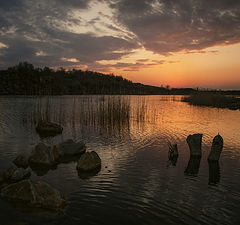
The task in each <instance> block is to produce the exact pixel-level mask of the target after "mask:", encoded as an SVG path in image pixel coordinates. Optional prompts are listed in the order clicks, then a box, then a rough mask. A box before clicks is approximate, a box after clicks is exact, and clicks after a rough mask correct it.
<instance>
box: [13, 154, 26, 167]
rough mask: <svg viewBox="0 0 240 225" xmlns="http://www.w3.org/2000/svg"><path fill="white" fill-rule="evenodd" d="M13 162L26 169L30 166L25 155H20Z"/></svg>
mask: <svg viewBox="0 0 240 225" xmlns="http://www.w3.org/2000/svg"><path fill="white" fill-rule="evenodd" d="M13 163H14V164H15V165H16V166H17V167H19V168H24V169H26V168H27V167H28V160H27V158H26V157H25V156H24V155H18V156H17V158H16V159H14V160H13Z"/></svg>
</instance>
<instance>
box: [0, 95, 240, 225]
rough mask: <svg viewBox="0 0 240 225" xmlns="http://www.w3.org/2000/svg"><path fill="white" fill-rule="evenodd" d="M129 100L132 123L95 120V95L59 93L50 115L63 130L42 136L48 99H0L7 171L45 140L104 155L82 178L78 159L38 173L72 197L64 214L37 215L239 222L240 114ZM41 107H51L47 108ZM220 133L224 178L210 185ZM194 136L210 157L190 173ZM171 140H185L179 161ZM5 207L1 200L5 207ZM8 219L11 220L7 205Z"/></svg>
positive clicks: (161, 100)
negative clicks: (171, 159) (172, 159)
mask: <svg viewBox="0 0 240 225" xmlns="http://www.w3.org/2000/svg"><path fill="white" fill-rule="evenodd" d="M129 98H131V112H130V113H131V116H130V120H129V122H128V123H125V124H121V126H119V123H115V124H110V125H109V124H108V126H106V124H105V125H104V123H103V125H101V124H100V123H99V118H96V117H98V116H99V115H98V114H96V113H95V111H94V110H95V108H96V107H94V106H95V105H94V104H96V103H98V100H97V99H99V98H97V97H96V96H95V97H94V96H62V97H52V98H51V99H50V102H51V104H50V105H49V107H50V108H49V110H50V112H51V116H52V118H51V119H52V120H54V121H60V122H61V124H63V126H64V132H63V134H62V135H59V136H57V137H54V138H48V139H42V140H40V138H39V137H38V135H37V134H36V132H35V127H34V123H33V122H34V119H35V116H36V115H35V114H34V113H36V106H37V107H39V105H38V102H43V103H44V101H43V100H41V101H39V100H37V98H24V97H18V98H8V97H4V98H3V97H0V109H1V111H0V166H1V169H5V168H7V166H8V165H9V163H10V162H11V161H12V160H13V159H14V158H15V157H16V155H17V154H19V153H24V154H26V155H28V154H29V153H30V151H31V149H32V148H33V147H34V145H35V144H37V143H38V142H39V141H43V142H44V143H46V144H49V145H53V144H57V143H59V142H61V141H63V140H65V139H68V138H72V139H74V140H84V141H85V142H86V145H87V150H88V151H92V150H94V151H96V152H97V153H98V154H99V155H100V157H101V159H102V169H101V171H100V172H99V173H98V175H97V176H93V177H91V178H88V179H81V178H80V177H79V176H78V173H77V171H76V162H70V163H66V164H60V165H58V167H57V169H56V170H49V171H47V172H46V173H45V174H43V175H42V176H37V175H36V174H35V173H33V175H32V178H33V179H36V180H39V179H40V180H44V181H47V182H48V183H50V184H51V185H53V186H54V187H56V188H58V189H59V190H61V191H62V192H63V193H64V194H65V195H66V196H67V199H68V205H67V207H66V209H65V211H64V214H63V215H61V216H56V217H54V218H52V219H46V218H45V217H44V219H39V220H38V219H37V220H38V221H42V223H44V224H79V223H84V224H98V225H100V224H104V225H106V224H111V225H112V224H121V225H122V224H131V225H134V224H138V225H139V224H143V225H146V224H147V225H151V224H152V225H158V224H166V225H169V224H188V225H190V224H191V225H200V224H201V225H202V224H213V225H215V224H216V225H217V224H220V225H221V224H222V225H223V224H228V225H235V224H239V223H238V222H239V221H240V219H239V216H238V214H239V212H238V211H239V210H238V206H239V203H240V191H239V185H240V183H239V182H240V179H239V177H240V170H239V162H240V161H239V155H240V150H239V146H240V138H239V137H240V130H239V127H238V124H240V116H239V113H240V111H234V112H232V111H228V110H216V109H213V108H207V107H204V108H202V107H194V106H189V105H188V104H186V103H183V102H180V101H174V99H173V98H171V97H169V96H163V97H162V96H145V97H144V96H141V97H138V96H130V97H129ZM136 103H137V104H136ZM138 105H139V106H141V108H138ZM40 106H41V107H43V108H42V111H43V112H45V108H44V107H45V105H44V104H43V105H40ZM142 106H144V107H142ZM84 110H85V111H84ZM86 110H87V113H86ZM141 110H143V111H141ZM94 113H95V114H94ZM137 115H138V116H137ZM105 123H106V121H105ZM218 132H220V134H221V135H222V136H223V137H224V149H223V153H222V155H221V159H220V163H219V170H218V171H217V172H218V173H217V174H214V173H213V175H216V176H219V177H218V179H216V180H219V181H218V182H216V183H215V184H213V185H209V173H210V172H211V171H209V170H210V169H209V168H210V167H209V165H208V163H207V156H208V154H209V151H210V148H211V142H212V139H213V137H214V136H215V135H216V134H217V133H218ZM194 133H203V134H204V135H203V145H202V150H203V156H202V159H201V161H200V164H199V168H198V170H197V173H196V174H194V175H193V176H189V175H187V174H184V171H185V169H186V167H187V165H188V160H189V149H188V145H187V143H186V138H187V136H188V135H189V134H194ZM168 141H170V142H171V143H177V144H178V149H179V157H178V159H177V162H176V164H175V165H170V164H168V162H167V161H168ZM169 165H170V166H169ZM215 172H216V171H215ZM5 206H6V205H5V203H3V202H1V201H0V209H4V208H5ZM8 209H9V210H8V211H11V212H13V215H14V213H16V214H17V215H18V217H16V218H18V220H19V221H24V222H25V223H26V224H31V223H32V221H34V219H33V217H34V216H33V215H32V214H29V213H25V214H24V213H21V212H18V211H16V210H13V208H12V206H9V207H8ZM2 212H4V210H2ZM37 215H38V217H36V218H41V216H40V214H37ZM35 216H36V214H35ZM1 218H5V217H4V215H3V213H1V210H0V219H1ZM12 218H14V216H12ZM9 220H11V217H10V218H9ZM35 220H36V219H35ZM14 221H16V220H14V219H12V222H13V223H14ZM10 222H11V221H10ZM35 223H36V224H37V223H38V222H36V221H35ZM10 224H11V223H10ZM39 224H41V223H40V222H39Z"/></svg>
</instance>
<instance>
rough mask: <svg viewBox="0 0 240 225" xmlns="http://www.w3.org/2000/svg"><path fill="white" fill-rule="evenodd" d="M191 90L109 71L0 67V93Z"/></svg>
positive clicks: (51, 93)
mask: <svg viewBox="0 0 240 225" xmlns="http://www.w3.org/2000/svg"><path fill="white" fill-rule="evenodd" d="M193 91H194V89H191V88H185V89H183V88H182V89H176V88H175V89H170V87H162V86H161V87H156V86H150V85H144V84H141V83H133V82H132V81H130V80H128V79H124V78H123V77H121V76H115V75H113V74H108V75H106V74H103V73H99V72H93V71H88V70H86V71H83V70H76V69H72V70H64V69H63V68H60V69H58V70H53V69H51V68H49V67H44V68H34V66H33V65H32V64H30V63H28V62H20V63H19V64H18V65H16V66H13V67H9V68H8V69H5V70H0V94H1V95H82V94H113V95H116V94H120V95H121V94H123V95H124V94H133V95H134V94H135V95H157V94H191V93H192V92H193Z"/></svg>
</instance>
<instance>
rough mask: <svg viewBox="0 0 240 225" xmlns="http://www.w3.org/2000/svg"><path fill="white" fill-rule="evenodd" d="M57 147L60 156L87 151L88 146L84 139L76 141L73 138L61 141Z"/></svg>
mask: <svg viewBox="0 0 240 225" xmlns="http://www.w3.org/2000/svg"><path fill="white" fill-rule="evenodd" d="M56 148H57V151H58V154H59V156H60V157H62V156H73V155H80V154H83V153H84V152H85V151H86V146H85V144H84V143H83V142H82V141H79V142H74V141H73V140H72V139H68V140H66V141H64V142H62V143H60V144H59V145H57V146H56Z"/></svg>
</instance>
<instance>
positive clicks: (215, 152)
mask: <svg viewBox="0 0 240 225" xmlns="http://www.w3.org/2000/svg"><path fill="white" fill-rule="evenodd" d="M222 148H223V138H222V137H221V136H220V135H219V134H218V135H217V136H215V137H214V139H213V142H212V147H211V152H210V154H209V156H208V160H209V161H218V160H219V158H220V155H221V152H222Z"/></svg>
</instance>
